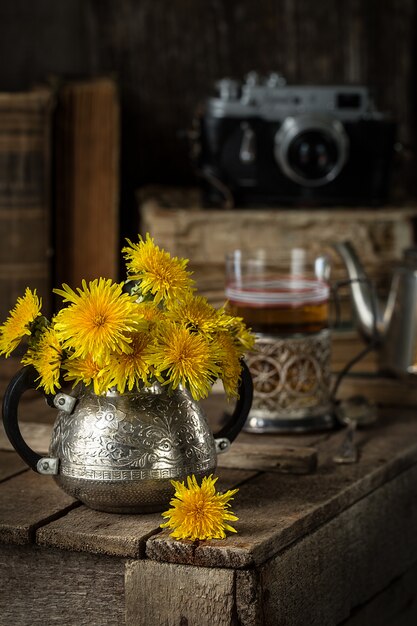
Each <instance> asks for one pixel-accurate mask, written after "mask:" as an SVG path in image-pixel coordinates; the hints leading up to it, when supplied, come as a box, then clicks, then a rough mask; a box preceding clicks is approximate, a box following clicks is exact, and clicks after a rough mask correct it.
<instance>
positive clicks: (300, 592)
mask: <svg viewBox="0 0 417 626" xmlns="http://www.w3.org/2000/svg"><path fill="white" fill-rule="evenodd" d="M416 480H417V467H416V466H414V467H412V468H410V469H409V470H407V471H404V472H403V473H401V474H400V475H398V476H397V477H396V478H394V479H393V480H391V481H389V482H387V483H386V484H384V485H382V486H381V487H380V488H378V489H376V490H375V491H374V492H373V493H371V494H369V495H368V497H367V498H364V499H362V500H359V501H358V502H355V503H354V504H353V505H352V506H351V507H349V508H348V509H346V510H345V511H343V512H342V513H341V514H340V515H338V516H336V517H335V518H334V519H332V520H330V521H329V522H328V523H326V524H324V525H323V526H321V527H320V528H319V529H317V530H316V531H315V532H312V533H310V534H309V535H308V536H306V537H304V538H303V539H302V540H301V541H299V542H296V543H295V544H293V545H291V546H290V547H289V548H288V549H287V550H285V551H283V552H281V553H280V554H279V555H277V556H276V557H275V558H274V559H272V560H271V561H270V562H269V563H267V564H265V565H263V566H262V567H261V568H260V583H259V584H260V587H261V589H262V592H261V593H262V611H263V615H264V624H266V625H271V626H275V625H276V624H285V625H286V626H305V624H309V626H332V625H334V624H338V623H339V622H341V621H342V620H344V619H346V618H348V617H349V615H350V613H351V611H352V610H353V609H354V608H355V607H360V606H362V605H364V604H365V603H366V602H368V601H369V600H370V599H371V598H372V597H373V596H375V594H376V593H378V592H379V591H381V590H382V589H384V588H385V587H387V586H388V584H389V583H390V582H392V581H394V580H395V578H396V577H398V576H400V575H401V574H402V573H403V572H404V571H405V570H407V569H409V568H410V567H411V566H412V565H413V564H414V563H415V561H416V560H417V542H416V539H415V529H416V525H417V499H416V498H415V496H414V493H413V486H414V485H415V484H416ZM359 623H360V624H365V623H367V624H370V623H372V624H378V625H379V624H380V622H379V621H376V622H372V621H371V622H359ZM394 623H395V624H398V623H399V622H394Z"/></svg>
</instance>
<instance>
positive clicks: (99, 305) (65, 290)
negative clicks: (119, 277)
mask: <svg viewBox="0 0 417 626" xmlns="http://www.w3.org/2000/svg"><path fill="white" fill-rule="evenodd" d="M122 287H123V285H122V284H118V283H113V282H112V281H111V280H110V279H104V278H100V279H96V280H93V281H91V282H90V283H89V284H88V286H87V283H86V281H85V280H83V281H82V289H80V288H79V287H78V288H77V291H78V293H76V292H75V291H73V290H72V289H71V288H70V287H69V286H68V285H65V284H64V285H63V286H62V289H54V292H55V293H57V294H58V295H60V296H62V297H63V298H64V302H69V303H70V305H69V306H68V307H66V308H63V309H61V310H60V311H59V313H58V314H57V316H56V321H55V329H56V331H57V334H58V338H59V340H60V341H61V343H62V345H63V347H64V348H66V349H68V350H70V351H72V356H73V357H80V358H85V357H86V356H87V355H88V354H90V355H94V356H95V358H96V359H98V360H99V359H100V358H102V357H103V356H107V355H108V354H109V352H111V351H114V352H118V353H121V352H129V351H130V342H131V339H130V337H129V333H131V332H132V331H135V330H138V329H139V328H140V327H141V326H143V325H145V323H144V321H143V320H141V318H140V312H139V308H138V305H137V303H136V302H135V301H134V299H133V298H132V297H131V296H130V295H129V294H127V293H124V292H123V291H122Z"/></svg>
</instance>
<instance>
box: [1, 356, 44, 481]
mask: <svg viewBox="0 0 417 626" xmlns="http://www.w3.org/2000/svg"><path fill="white" fill-rule="evenodd" d="M37 378H39V374H38V372H37V371H36V370H35V368H34V367H33V366H32V365H25V367H22V369H20V370H19V371H18V372H17V374H15V376H13V378H12V380H11V381H10V383H9V384H8V386H7V389H6V391H5V394H4V398H3V424H4V430H5V432H6V435H7V437H8V438H9V441H10V443H11V444H12V446H13V448H14V449H15V450H16V452H17V453H18V454H19V456H20V457H21V458H22V459H23V460H24V461H25V463H26V464H27V465H29V467H31V468H32V469H33V470H35V472H37V471H39V469H38V463H39V461H40V460H41V459H42V458H43V457H42V456H41V455H40V454H38V453H37V452H35V451H34V450H32V448H30V447H29V446H28V445H27V443H26V442H25V440H24V439H23V437H22V433H21V432H20V428H19V421H18V406H19V401H20V398H21V397H22V395H23V394H24V393H25V391H28V390H29V389H36V386H37V385H36V380H37Z"/></svg>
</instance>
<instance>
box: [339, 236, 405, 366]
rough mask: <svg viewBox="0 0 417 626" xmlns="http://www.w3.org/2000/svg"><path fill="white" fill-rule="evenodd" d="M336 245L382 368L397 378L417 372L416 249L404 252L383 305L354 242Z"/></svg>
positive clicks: (361, 322)
mask: <svg viewBox="0 0 417 626" xmlns="http://www.w3.org/2000/svg"><path fill="white" fill-rule="evenodd" d="M333 247H334V249H335V250H336V252H338V254H339V255H340V257H341V259H342V261H343V262H344V265H345V267H346V270H347V273H348V276H349V279H350V292H351V297H352V304H353V309H354V312H355V317H356V319H357V326H358V330H359V331H360V333H361V335H362V336H363V337H364V338H365V339H366V340H367V341H372V342H373V344H374V346H375V348H376V351H377V358H378V369H379V371H380V372H381V373H387V374H391V375H394V376H398V377H403V376H407V375H409V374H417V249H416V248H409V249H407V250H405V251H404V256H403V259H402V261H401V262H400V263H399V264H398V266H396V267H395V269H394V272H393V275H392V280H391V287H390V291H389V294H388V298H387V301H386V303H385V304H384V303H382V302H381V301H380V300H379V299H378V298H376V297H375V296H374V294H373V286H372V283H371V281H370V280H369V278H368V276H367V274H366V272H365V270H364V268H363V266H362V264H361V262H360V260H359V258H358V255H357V253H356V250H355V248H354V247H353V245H352V244H351V243H350V242H349V241H344V242H338V243H334V244H333Z"/></svg>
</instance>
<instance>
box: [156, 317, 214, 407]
mask: <svg viewBox="0 0 417 626" xmlns="http://www.w3.org/2000/svg"><path fill="white" fill-rule="evenodd" d="M148 354H149V360H150V363H151V364H152V365H153V366H154V368H155V370H156V372H159V373H160V374H161V375H162V376H163V377H164V378H166V379H168V381H169V384H170V387H171V388H173V389H176V388H177V387H178V386H179V385H183V386H184V387H187V388H188V389H189V390H190V392H191V395H192V396H193V398H194V399H195V400H200V399H201V398H205V397H207V395H208V394H209V392H210V390H211V387H212V385H213V382H214V381H215V380H216V378H218V376H219V374H220V370H219V366H218V365H217V356H218V355H217V351H216V350H215V349H213V347H212V346H211V344H210V343H209V341H208V340H207V339H206V338H205V337H203V336H201V335H198V334H196V333H191V332H189V331H188V329H187V328H183V327H181V326H179V325H177V324H175V323H172V322H171V323H170V322H166V323H163V324H160V325H159V326H158V328H157V332H156V338H155V341H154V342H153V343H152V344H151V345H150V346H149V350H148Z"/></svg>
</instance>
